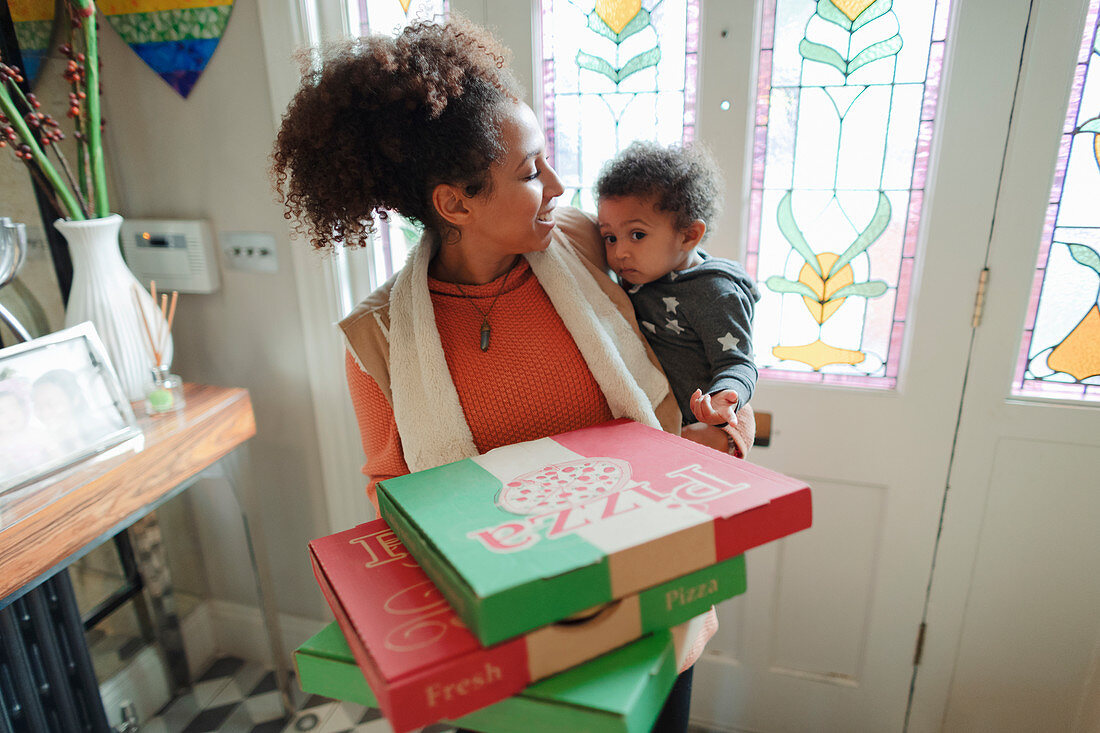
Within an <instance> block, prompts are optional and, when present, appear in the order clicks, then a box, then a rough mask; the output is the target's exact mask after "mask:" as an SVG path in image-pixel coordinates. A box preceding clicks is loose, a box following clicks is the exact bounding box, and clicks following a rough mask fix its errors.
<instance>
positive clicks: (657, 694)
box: [294, 622, 677, 733]
mask: <svg viewBox="0 0 1100 733" xmlns="http://www.w3.org/2000/svg"><path fill="white" fill-rule="evenodd" d="M676 656H677V654H676V643H675V642H674V640H673V635H672V633H671V632H669V631H668V630H664V631H658V632H656V633H654V634H650V635H649V636H646V637H643V638H642V639H639V640H638V641H635V642H633V643H631V644H629V645H627V646H624V647H620V648H619V649H617V650H615V651H613V652H611V653H609V654H606V655H604V656H602V657H599V658H597V659H595V660H593V661H591V662H587V663H586V664H583V665H581V666H579V667H574V668H573V669H571V670H569V671H567V672H562V673H561V674H558V675H555V676H553V677H549V678H547V679H545V680H542V681H541V682H536V683H535V684H533V685H531V686H529V687H528V688H527V689H525V690H524V691H523V692H521V693H520V694H518V695H514V696H512V697H509V698H506V699H504V700H501V701H500V702H497V703H494V704H493V705H490V706H488V707H485V708H482V709H481V710H478V711H476V712H473V713H469V714H467V715H464V716H462V717H461V718H459V719H457V720H454V721H451V722H453V723H454V724H455V725H458V726H461V727H463V728H469V729H470V730H476V731H482V733H515V731H517V730H522V731H525V732H526V733H560V732H561V731H571V732H572V733H646V732H648V731H649V730H650V729H652V727H653V723H654V722H655V721H656V720H657V715H658V714H659V713H660V711H661V708H662V707H663V706H664V703H665V699H666V698H667V697H668V693H669V691H670V690H671V689H672V684H673V682H674V681H675V679H676ZM294 662H295V665H296V667H297V670H298V682H299V684H300V685H301V687H302V690H303V691H305V692H307V693H311V694H316V695H323V696H324V697H330V698H333V699H336V700H346V701H348V702H354V703H358V704H360V705H366V706H368V707H377V705H378V701H377V698H376V697H375V695H374V693H373V692H372V691H371V689H370V686H369V685H368V684H367V680H366V678H365V677H364V676H363V672H362V671H361V670H360V669H359V667H358V665H356V663H355V657H354V656H353V654H352V652H351V648H350V647H349V646H348V643H347V641H346V640H345V638H344V635H343V634H342V633H341V631H340V627H339V626H338V625H337V624H336V622H333V623H331V624H329V625H328V626H326V627H325V628H323V629H322V630H321V631H319V632H318V633H317V634H316V635H314V636H313V637H312V638H310V639H309V640H308V641H306V642H305V643H304V644H302V645H301V646H300V647H298V648H297V649H296V650H295V652H294Z"/></svg>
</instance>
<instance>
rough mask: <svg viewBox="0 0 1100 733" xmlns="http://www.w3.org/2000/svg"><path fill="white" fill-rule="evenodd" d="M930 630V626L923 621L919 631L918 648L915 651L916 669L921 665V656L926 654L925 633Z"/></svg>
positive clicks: (914, 663) (914, 664)
mask: <svg viewBox="0 0 1100 733" xmlns="http://www.w3.org/2000/svg"><path fill="white" fill-rule="evenodd" d="M927 629H928V624H926V623H925V622H924V621H921V624H920V628H919V629H917V648H916V649H915V650H914V651H913V666H914V667H916V666H917V665H918V664H920V658H921V655H922V654H924V632H925V631H926V630H927Z"/></svg>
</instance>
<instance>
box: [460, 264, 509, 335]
mask: <svg viewBox="0 0 1100 733" xmlns="http://www.w3.org/2000/svg"><path fill="white" fill-rule="evenodd" d="M511 274H512V271H511V270H509V271H508V272H506V273H504V277H503V278H501V281H500V290H498V291H497V294H496V295H495V296H493V302H492V303H490V304H489V310H487V311H483V310H481V306H479V305H478V304H477V302H476V301H475V300H474V299H473V298H471V297H470V295H469V293H467V292H466V289H465V288H463V287H462V285H461V284H459V283H455V287H457V288H458V290H459V292H461V293H462V297H464V298H465V299H466V301H467V302H468V303H469V304H470V305H472V306H473V307H474V308H475V309H476V310H477V312H478V313H480V314H481V350H482V351H488V350H489V336H490V335H491V334H492V333H493V328H492V326H490V325H489V314H490V313H492V312H493V308H495V307H496V304H497V300H498V299H499V298H500V294H501V293H503V292H504V286H505V284H507V282H508V276H509V275H511Z"/></svg>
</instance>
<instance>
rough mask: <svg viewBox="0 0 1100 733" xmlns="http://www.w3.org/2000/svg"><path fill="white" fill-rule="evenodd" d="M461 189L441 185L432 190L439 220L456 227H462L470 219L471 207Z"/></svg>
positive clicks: (433, 204) (446, 184) (449, 185)
mask: <svg viewBox="0 0 1100 733" xmlns="http://www.w3.org/2000/svg"><path fill="white" fill-rule="evenodd" d="M466 203H467V197H466V196H465V195H464V193H463V191H462V189H461V188H459V187H458V186H452V185H451V184H449V183H440V184H439V185H437V186H436V187H435V188H434V189H432V206H433V207H434V208H435V212H436V214H438V215H439V218H440V219H442V220H443V221H445V222H447V223H448V224H451V225H453V226H456V227H462V226H463V225H465V224H466V223H467V222H468V221H469V218H470V213H471V212H470V207H469V206H467V205H466Z"/></svg>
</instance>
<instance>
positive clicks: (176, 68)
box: [97, 0, 233, 97]
mask: <svg viewBox="0 0 1100 733" xmlns="http://www.w3.org/2000/svg"><path fill="white" fill-rule="evenodd" d="M97 4H98V6H99V9H100V11H101V12H102V13H103V14H104V15H105V16H106V17H107V22H108V23H110V24H111V27H112V28H114V29H115V30H116V31H117V32H118V34H119V35H120V36H122V38H123V40H125V41H126V43H128V44H129V45H130V48H132V49H134V52H135V53H137V55H138V56H140V57H141V58H142V59H143V60H144V61H145V63H146V64H148V65H149V66H150V67H151V68H152V69H153V71H155V72H157V74H159V75H160V77H161V78H162V79H164V80H165V81H166V82H168V86H170V87H172V88H173V89H175V90H176V91H177V92H179V94H180V96H182V97H187V95H189V94H190V93H191V90H192V89H193V88H194V86H195V83H196V82H197V81H198V79H199V75H200V74H202V72H203V69H205V68H206V64H207V62H209V61H210V57H211V56H213V55H214V49H215V48H217V46H218V41H219V40H221V37H222V34H223V33H224V32H225V27H226V25H227V24H228V23H229V14H230V13H231V12H232V10H233V0H100V2H99V3H97Z"/></svg>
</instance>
